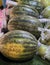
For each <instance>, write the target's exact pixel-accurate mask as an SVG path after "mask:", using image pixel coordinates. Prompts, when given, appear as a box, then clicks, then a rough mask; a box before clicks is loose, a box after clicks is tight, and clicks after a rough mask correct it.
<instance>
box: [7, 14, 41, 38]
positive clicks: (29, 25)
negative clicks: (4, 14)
mask: <svg viewBox="0 0 50 65" xmlns="http://www.w3.org/2000/svg"><path fill="white" fill-rule="evenodd" d="M38 27H42V24H41V23H40V21H39V20H38V19H37V18H35V17H32V16H28V15H21V16H19V17H14V18H11V19H10V20H9V22H8V30H10V31H11V30H25V31H28V32H30V33H32V34H33V35H35V36H36V37H37V38H39V36H40V32H39V31H38Z"/></svg>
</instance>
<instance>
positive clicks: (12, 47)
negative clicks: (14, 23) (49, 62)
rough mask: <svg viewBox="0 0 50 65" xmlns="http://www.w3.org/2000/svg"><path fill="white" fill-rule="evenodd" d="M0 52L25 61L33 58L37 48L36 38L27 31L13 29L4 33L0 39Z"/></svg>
mask: <svg viewBox="0 0 50 65" xmlns="http://www.w3.org/2000/svg"><path fill="white" fill-rule="evenodd" d="M0 44H1V45H2V48H1V53H2V54H3V55H4V56H5V57H7V58H9V59H11V60H17V61H26V60H29V59H31V58H33V56H34V53H35V52H36V49H37V40H36V38H35V37H34V36H33V35H32V34H31V33H29V32H26V31H22V30H14V31H11V32H8V33H6V34H5V35H4V36H3V37H2V38H1V39H0Z"/></svg>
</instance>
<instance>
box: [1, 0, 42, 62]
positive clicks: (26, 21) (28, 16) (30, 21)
mask: <svg viewBox="0 0 50 65" xmlns="http://www.w3.org/2000/svg"><path fill="white" fill-rule="evenodd" d="M22 2H23V1H22ZM32 2H33V3H35V4H32ZM31 4H32V5H31ZM38 4H39V2H37V1H31V0H30V1H29V3H27V2H26V3H24V2H23V3H20V4H19V5H18V6H14V7H13V8H12V10H11V13H10V20H9V22H8V30H9V32H7V33H6V34H4V36H3V37H2V38H1V39H0V44H1V46H2V47H1V53H2V54H3V55H4V56H5V57H7V58H9V59H11V60H17V61H26V60H29V59H31V58H33V56H34V54H35V53H36V51H37V40H36V38H39V37H40V33H41V32H39V31H38V27H42V24H41V23H40V21H39V20H38V19H37V18H39V13H40V12H38V11H39V10H41V9H42V8H43V7H42V6H39V5H38ZM41 7H42V8H41ZM35 36H36V38H35Z"/></svg>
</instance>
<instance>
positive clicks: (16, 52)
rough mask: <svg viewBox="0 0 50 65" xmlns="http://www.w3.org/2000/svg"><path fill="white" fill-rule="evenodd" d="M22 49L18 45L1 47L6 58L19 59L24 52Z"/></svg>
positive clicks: (12, 44)
mask: <svg viewBox="0 0 50 65" xmlns="http://www.w3.org/2000/svg"><path fill="white" fill-rule="evenodd" d="M24 49H25V48H24V47H23V45H22V44H19V43H7V44H4V45H3V49H2V52H3V54H5V55H6V56H8V57H11V58H19V57H20V55H21V54H22V53H23V51H24Z"/></svg>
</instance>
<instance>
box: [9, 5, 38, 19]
mask: <svg viewBox="0 0 50 65" xmlns="http://www.w3.org/2000/svg"><path fill="white" fill-rule="evenodd" d="M23 14H26V15H30V16H34V17H37V18H38V16H39V13H38V11H37V10H36V9H35V8H33V7H31V6H29V5H18V6H14V7H13V8H12V9H11V12H10V18H12V17H13V16H20V15H23Z"/></svg>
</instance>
